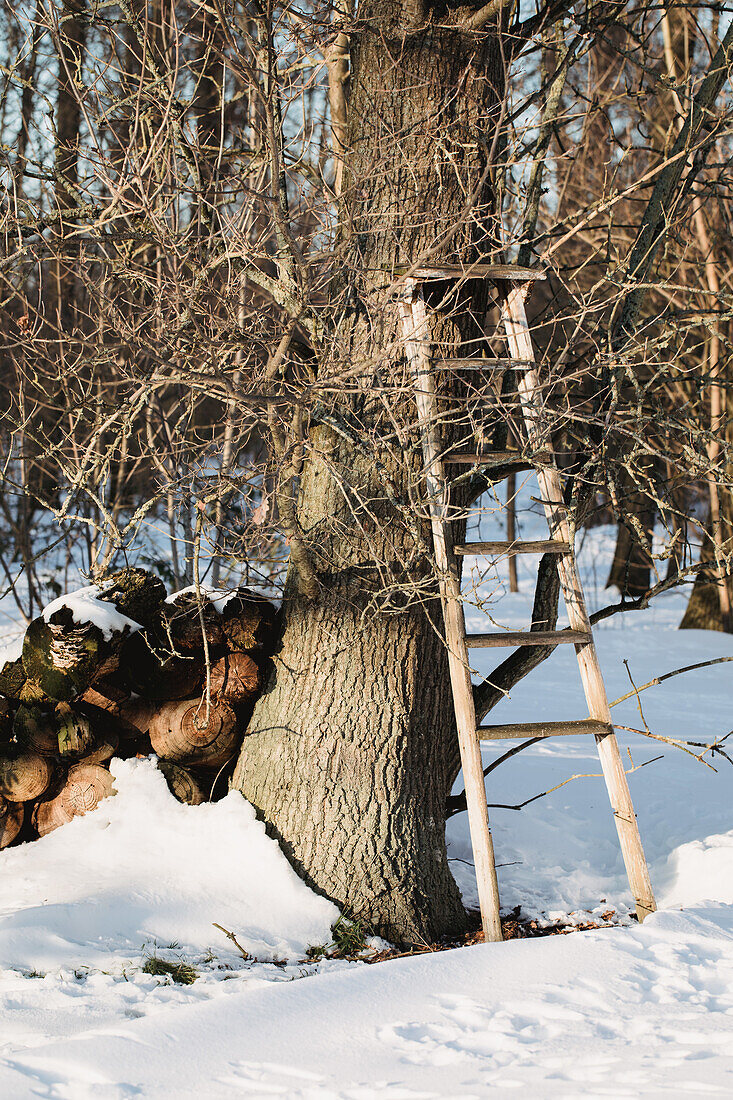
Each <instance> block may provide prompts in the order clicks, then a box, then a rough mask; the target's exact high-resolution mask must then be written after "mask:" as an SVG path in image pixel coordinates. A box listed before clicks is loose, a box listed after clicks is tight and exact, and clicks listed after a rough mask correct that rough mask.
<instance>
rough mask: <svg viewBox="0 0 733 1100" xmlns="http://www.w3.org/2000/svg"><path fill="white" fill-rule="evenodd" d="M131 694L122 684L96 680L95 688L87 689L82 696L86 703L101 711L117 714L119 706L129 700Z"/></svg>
mask: <svg viewBox="0 0 733 1100" xmlns="http://www.w3.org/2000/svg"><path fill="white" fill-rule="evenodd" d="M129 697H130V693H129V691H127V689H126V688H124V687H122V686H121V685H120V684H116V683H112V681H111V680H107V679H102V680H99V679H95V681H94V685H93V687H90V688H87V690H86V691H85V692H84V694H83V695H82V697H81V698H82V699H83V700H84V702H85V703H92V705H93V706H95V707H99V709H100V710H109V711H112V712H113V713H116V712H117V710H118V708H119V704H120V703H122V702H124V700H125V699H129Z"/></svg>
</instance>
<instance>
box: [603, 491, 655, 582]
mask: <svg viewBox="0 0 733 1100" xmlns="http://www.w3.org/2000/svg"><path fill="white" fill-rule="evenodd" d="M621 488H622V490H623V499H622V500H621V502H620V503H621V509H622V514H621V516H620V519H619V525H618V533H617V535H616V549H615V552H614V555H613V562H612V563H611V570H610V572H609V574H608V580H607V582H606V588H612V587H613V586H614V585H615V586H616V588H618V590H619V592H620V594H621V595H622V596H628V597H630V598H631V599H633V598H635V597H637V596H643V595H644V593H645V592H648V591H649V586H650V584H651V569H652V559H651V555H650V553H649V547H650V546H651V544H652V539H653V537H654V520H655V518H656V507H655V504H654V501H653V500H651V499H650V498H649V497H648V496H646V494H644V493H643V492H640V491H639V490H638V489H636V488H635V486H634V485H633V482H632V480H631V478H630V477H624V478H623V484H622V486H621ZM628 517H632V518H633V519H634V520H635V521H636V524H634V523H632V521H631V519H629V518H628ZM637 525H638V527H637ZM640 531H641V532H643V533H644V538H645V540H646V543H647V545H644V543H643V542H642V541H641V539H640V537H639V532H640Z"/></svg>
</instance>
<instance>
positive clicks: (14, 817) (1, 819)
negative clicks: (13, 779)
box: [0, 796, 25, 848]
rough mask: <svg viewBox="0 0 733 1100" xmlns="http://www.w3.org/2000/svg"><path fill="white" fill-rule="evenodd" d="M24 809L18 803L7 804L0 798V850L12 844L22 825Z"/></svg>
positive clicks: (5, 800)
mask: <svg viewBox="0 0 733 1100" xmlns="http://www.w3.org/2000/svg"><path fill="white" fill-rule="evenodd" d="M24 817H25V807H24V806H23V804H22V803H19V802H8V801H7V799H5V798H2V797H1V796H0V848H7V846H8V844H12V843H13V841H14V840H15V838H16V837H17V835H18V833H19V832H20V830H21V827H22V825H23V818H24Z"/></svg>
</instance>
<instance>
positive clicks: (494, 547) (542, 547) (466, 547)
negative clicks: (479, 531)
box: [453, 539, 570, 557]
mask: <svg viewBox="0 0 733 1100" xmlns="http://www.w3.org/2000/svg"><path fill="white" fill-rule="evenodd" d="M453 551H454V553H456V554H507V555H508V556H509V557H514V555H515V554H569V553H570V543H569V542H559V541H558V540H557V539H544V540H540V541H539V542H461V543H458V544H457V545H456V546H454V547H453Z"/></svg>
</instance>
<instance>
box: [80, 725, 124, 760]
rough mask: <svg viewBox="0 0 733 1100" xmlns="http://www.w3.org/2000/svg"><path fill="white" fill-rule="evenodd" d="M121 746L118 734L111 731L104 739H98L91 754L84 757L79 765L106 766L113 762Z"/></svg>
mask: <svg viewBox="0 0 733 1100" xmlns="http://www.w3.org/2000/svg"><path fill="white" fill-rule="evenodd" d="M119 745H120V739H119V737H118V735H117V734H116V733H113V732H112V731H111V730H109V731H108V732H107V733H106V734H105V735H104V737H101V738H98V739H97V740H96V741H95V743H94V748H93V749H92V751H91V752H89V753H87V755H86V756H83V757H82V758H81V760H80V761H79V764H80V765H82V764H105V763H106V762H107V761H108V760H111V759H112V757H113V756H114V754H115V753H116V752H117V749H118V748H119Z"/></svg>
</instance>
